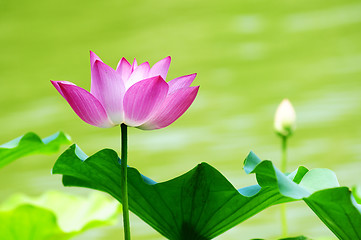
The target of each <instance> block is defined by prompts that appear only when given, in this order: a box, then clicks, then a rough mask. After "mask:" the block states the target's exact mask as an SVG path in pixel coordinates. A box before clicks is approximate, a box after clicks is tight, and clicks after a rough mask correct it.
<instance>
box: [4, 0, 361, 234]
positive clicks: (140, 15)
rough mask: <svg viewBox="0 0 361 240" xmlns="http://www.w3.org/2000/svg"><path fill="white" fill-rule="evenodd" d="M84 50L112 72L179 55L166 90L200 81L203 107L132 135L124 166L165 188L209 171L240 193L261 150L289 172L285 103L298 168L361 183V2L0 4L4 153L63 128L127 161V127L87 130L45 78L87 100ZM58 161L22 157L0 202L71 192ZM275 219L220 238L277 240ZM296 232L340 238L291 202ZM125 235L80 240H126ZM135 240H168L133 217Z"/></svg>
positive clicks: (272, 212)
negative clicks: (184, 79) (283, 155)
mask: <svg viewBox="0 0 361 240" xmlns="http://www.w3.org/2000/svg"><path fill="white" fill-rule="evenodd" d="M89 50H92V51H94V52H95V53H97V54H98V55H99V56H100V57H101V58H102V59H103V61H104V62H105V63H107V64H108V65H110V66H112V67H115V66H116V64H117V62H118V61H119V59H120V58H121V57H123V56H124V57H126V58H127V59H128V60H130V61H131V59H133V58H134V57H136V58H137V60H138V62H144V61H149V62H150V63H151V65H152V64H154V63H155V62H157V61H158V60H160V59H162V58H164V57H166V56H168V55H170V56H172V63H171V67H170V70H169V74H168V79H167V80H170V79H173V78H175V77H178V76H181V75H186V74H190V73H194V72H197V73H198V76H197V78H196V80H195V82H194V85H201V88H200V91H199V95H198V96H197V98H196V100H195V102H194V104H193V105H192V106H191V108H190V109H189V110H188V111H187V112H186V114H185V115H184V116H182V117H181V118H180V119H179V120H178V121H176V122H175V123H174V124H172V125H171V126H170V127H167V128H165V129H162V130H157V131H141V130H138V129H130V131H129V135H130V136H129V145H130V146H129V147H130V148H129V164H130V165H131V166H134V167H136V168H138V169H139V170H140V171H141V172H142V173H143V174H145V175H147V176H149V177H151V178H153V179H154V180H156V181H163V180H167V179H169V178H173V177H175V176H178V175H180V174H182V173H184V172H186V171H188V170H189V169H191V168H193V167H194V166H195V165H196V164H198V163H200V162H202V161H206V162H208V163H210V164H211V165H213V166H215V167H216V168H218V169H219V170H220V171H221V172H222V173H223V174H224V175H225V176H226V177H227V178H229V179H230V181H231V182H232V183H233V184H234V185H235V186H236V187H237V188H240V187H243V186H247V185H249V184H253V183H254V182H255V180H254V177H253V176H246V175H245V173H244V172H243V170H242V162H243V159H244V157H245V156H246V155H247V153H248V152H249V151H250V150H253V151H255V152H256V154H258V155H259V156H260V157H261V158H262V159H271V160H273V161H274V162H275V163H276V164H279V160H280V151H279V147H280V139H278V138H277V137H276V135H275V134H274V132H273V115H274V112H275V109H276V107H277V105H278V104H279V103H280V102H281V100H282V99H283V98H286V97H287V98H289V99H290V100H291V102H292V103H293V105H294V107H295V109H296V112H297V127H298V128H297V131H296V133H295V134H294V136H293V137H292V138H291V139H290V142H289V147H290V149H289V160H290V161H289V170H290V171H291V170H293V169H295V168H296V167H297V166H298V165H305V166H307V167H309V168H316V167H321V168H330V169H332V170H334V171H335V172H336V174H337V175H338V177H339V181H340V183H341V185H347V186H352V185H355V184H359V185H361V124H360V122H361V121H360V120H361V2H360V1H356V0H344V1H336V0H329V1H321V0H313V1H311V0H305V1H289V0H288V1H285V0H280V1H266V0H247V1H239V0H237V1H236V0H234V1H231V0H226V1H204V0H200V1H190V0H184V1H167V0H152V1H137V0H135V1H120V0H118V1H69V0H63V1H45V0H38V1H25V0H23V1H10V0H1V1H0V56H1V57H0V107H1V118H0V126H1V136H0V142H1V143H3V142H6V141H8V140H10V139H13V138H15V137H17V136H19V135H22V134H24V133H25V132H28V131H34V132H36V133H38V134H40V135H41V136H42V137H45V136H48V135H50V134H52V133H54V132H56V131H58V130H63V131H65V132H67V133H68V134H69V135H71V136H72V138H73V141H74V142H76V143H77V144H78V145H79V146H80V147H81V148H82V149H83V150H84V151H85V152H86V153H87V154H88V155H90V154H93V153H95V152H96V151H98V150H100V149H102V148H113V149H119V129H118V128H111V129H99V128H95V127H92V126H90V125H87V124H85V123H84V122H82V121H81V120H80V119H79V118H78V117H77V116H76V114H75V113H74V112H73V111H72V110H71V108H70V107H69V106H68V104H67V103H66V101H65V100H64V99H63V98H62V97H61V96H60V94H58V93H57V91H56V90H55V89H54V87H53V86H52V85H51V84H50V82H49V80H67V81H71V82H74V83H76V84H77V85H79V86H81V87H84V88H86V89H89V87H90V67H89ZM56 157H57V156H56V155H53V156H36V157H27V158H23V159H21V160H19V161H17V162H15V163H13V164H11V165H9V166H7V167H6V168H4V169H2V170H1V174H0V200H4V199H6V198H7V197H9V196H10V195H11V194H13V193H15V192H24V193H27V194H30V195H37V194H41V193H42V192H45V191H47V190H50V189H58V190H61V191H66V192H72V193H79V194H87V193H88V192H89V191H88V190H84V189H76V188H64V187H62V185H61V177H60V176H51V175H50V169H51V167H52V165H53V163H54V162H55V160H56ZM279 218H280V216H279V208H278V207H272V208H270V209H268V210H266V211H264V212H262V213H261V214H259V215H257V216H255V217H253V218H252V219H250V220H248V221H246V222H244V223H242V224H240V225H238V226H237V227H235V228H234V229H232V230H230V231H228V232H227V233H225V234H223V235H221V236H220V237H219V238H218V239H227V240H232V239H249V238H256V237H257V238H267V239H272V238H275V237H277V236H279V235H280V233H281V230H280V221H279ZM288 219H289V226H290V234H291V235H297V234H306V235H308V236H311V237H315V238H320V237H332V236H333V235H332V234H331V233H330V231H329V230H328V229H327V228H326V227H325V226H323V224H322V223H321V222H320V220H318V218H317V217H315V216H314V215H313V213H312V212H311V210H309V209H308V208H307V207H306V206H305V204H303V203H292V204H289V212H288ZM120 226H121V225H120V223H119V225H118V226H114V227H106V228H100V229H97V230H91V231H89V232H87V233H85V234H84V235H82V236H79V237H76V238H74V239H76V240H84V239H88V240H95V239H105V240H107V239H109V240H113V239H121V237H116V236H117V235H121V227H120ZM132 232H133V239H147V240H156V239H163V238H162V237H161V236H160V235H159V234H157V233H156V232H155V231H154V230H152V229H151V228H149V227H148V226H146V225H145V224H144V223H142V222H141V221H140V220H139V219H138V218H137V217H135V216H132Z"/></svg>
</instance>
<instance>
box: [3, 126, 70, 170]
mask: <svg viewBox="0 0 361 240" xmlns="http://www.w3.org/2000/svg"><path fill="white" fill-rule="evenodd" d="M63 144H70V138H69V137H68V136H67V135H65V134H64V133H62V132H57V133H55V134H53V135H51V136H49V137H46V138H44V139H41V138H40V137H39V136H38V135H36V134H35V133H32V132H29V133H27V134H25V135H24V136H21V137H18V138H16V139H13V140H12V141H10V142H7V143H5V144H2V145H0V168H1V167H3V166H5V165H6V164H9V163H11V162H12V161H14V160H16V159H18V158H21V157H24V156H27V155H30V154H39V153H41V154H49V153H54V152H57V151H59V148H60V146H61V145H63Z"/></svg>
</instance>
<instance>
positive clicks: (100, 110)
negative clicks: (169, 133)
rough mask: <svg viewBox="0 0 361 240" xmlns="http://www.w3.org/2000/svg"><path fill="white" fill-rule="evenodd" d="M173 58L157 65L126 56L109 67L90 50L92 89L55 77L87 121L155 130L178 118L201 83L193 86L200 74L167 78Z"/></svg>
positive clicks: (61, 88)
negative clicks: (129, 60) (114, 67)
mask: <svg viewBox="0 0 361 240" xmlns="http://www.w3.org/2000/svg"><path fill="white" fill-rule="evenodd" d="M170 61H171V58H170V57H166V58H164V59H162V60H160V61H159V62H157V63H156V64H154V66H153V67H150V66H149V63H148V62H145V63H142V64H140V65H139V66H138V64H137V61H136V60H135V59H134V62H133V64H132V65H130V63H129V62H128V61H127V60H126V59H125V58H122V59H121V60H120V61H119V63H118V66H117V69H116V70H114V69H113V68H111V67H109V66H108V65H106V64H105V63H103V62H102V60H101V59H100V58H99V57H98V56H97V55H96V54H95V53H93V52H91V51H90V66H91V89H90V92H88V91H86V90H85V89H83V88H81V87H78V86H76V85H75V84H73V83H71V82H67V81H51V82H52V84H53V85H54V87H55V88H56V89H57V90H58V91H59V93H60V94H61V95H62V96H63V97H64V98H65V99H66V100H67V101H68V103H69V104H70V106H71V107H72V108H73V110H74V112H75V113H76V114H77V115H78V116H79V117H80V118H81V119H82V120H83V121H84V122H86V123H89V124H91V125H94V126H97V127H103V128H109V127H113V126H116V125H119V124H122V123H124V124H126V125H128V126H131V127H137V128H140V129H146V130H152V129H159V128H164V127H166V126H168V125H170V124H171V123H173V122H174V121H175V120H177V119H178V118H179V117H180V116H181V115H182V114H183V113H184V112H185V111H186V110H187V109H188V108H189V106H190V105H191V104H192V102H193V100H194V99H195V97H196V95H197V93H198V89H199V86H196V87H190V85H191V83H192V82H193V80H194V78H195V77H196V74H190V75H186V76H182V77H178V78H175V79H173V80H171V81H169V82H166V81H165V79H166V77H167V73H168V69H169V65H170Z"/></svg>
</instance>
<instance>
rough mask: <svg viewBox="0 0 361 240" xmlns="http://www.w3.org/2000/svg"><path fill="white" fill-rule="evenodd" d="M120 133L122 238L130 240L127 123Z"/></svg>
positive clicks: (122, 125) (121, 126) (122, 126)
mask: <svg viewBox="0 0 361 240" xmlns="http://www.w3.org/2000/svg"><path fill="white" fill-rule="evenodd" d="M120 134H121V188H122V206H123V223H124V239H125V240H130V223H129V208H128V181H127V166H128V163H127V160H128V134H127V125H125V124H124V123H122V124H121V125H120Z"/></svg>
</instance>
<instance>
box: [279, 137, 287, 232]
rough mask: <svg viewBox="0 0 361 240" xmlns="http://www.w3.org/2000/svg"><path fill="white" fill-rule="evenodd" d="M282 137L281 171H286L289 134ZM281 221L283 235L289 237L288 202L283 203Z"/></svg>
mask: <svg viewBox="0 0 361 240" xmlns="http://www.w3.org/2000/svg"><path fill="white" fill-rule="evenodd" d="M281 138H282V162H281V171H282V172H283V173H286V170H287V136H281ZM281 223H282V236H283V237H287V235H288V229H287V212H286V204H285V203H283V204H281Z"/></svg>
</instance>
